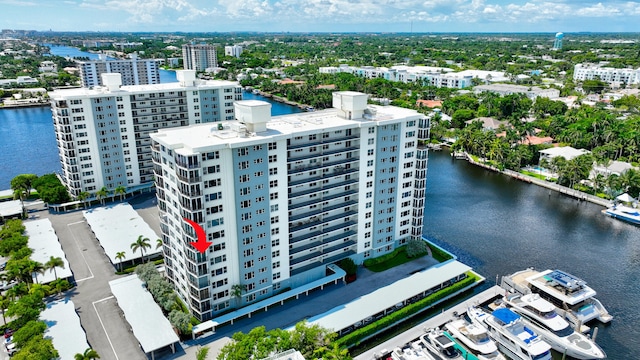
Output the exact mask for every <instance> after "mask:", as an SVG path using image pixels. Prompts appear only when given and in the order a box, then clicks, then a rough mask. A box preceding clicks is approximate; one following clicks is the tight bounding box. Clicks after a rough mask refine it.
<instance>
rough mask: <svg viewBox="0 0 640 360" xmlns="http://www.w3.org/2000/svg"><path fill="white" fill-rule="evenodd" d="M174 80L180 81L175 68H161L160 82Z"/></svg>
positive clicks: (166, 82)
mask: <svg viewBox="0 0 640 360" xmlns="http://www.w3.org/2000/svg"><path fill="white" fill-rule="evenodd" d="M173 82H178V79H177V78H176V72H175V71H173V70H164V69H160V83H161V84H168V83H173Z"/></svg>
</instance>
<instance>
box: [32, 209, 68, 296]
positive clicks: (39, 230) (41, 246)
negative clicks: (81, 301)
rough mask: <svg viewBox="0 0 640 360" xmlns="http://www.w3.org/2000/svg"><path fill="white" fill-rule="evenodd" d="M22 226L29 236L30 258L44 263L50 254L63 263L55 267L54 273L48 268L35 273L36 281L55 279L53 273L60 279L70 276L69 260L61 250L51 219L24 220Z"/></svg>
mask: <svg viewBox="0 0 640 360" xmlns="http://www.w3.org/2000/svg"><path fill="white" fill-rule="evenodd" d="M24 227H25V232H26V234H27V236H29V242H28V243H27V246H29V248H31V249H32V250H33V254H31V260H34V261H38V262H40V263H41V264H43V265H44V264H45V263H46V262H47V261H49V259H50V258H51V256H53V257H59V258H61V259H62V262H63V263H64V267H63V268H59V267H57V268H56V271H55V273H54V272H53V271H50V270H46V271H45V272H44V274H37V273H36V277H37V278H36V280H37V282H39V283H42V284H47V283H50V282H52V281H54V280H55V279H56V277H55V274H57V275H58V278H60V279H67V278H70V277H71V276H72V275H73V273H72V272H71V267H70V266H69V261H67V258H66V257H65V254H64V251H63V250H62V246H61V245H60V242H59V240H58V236H57V235H56V232H55V231H54V230H53V226H52V225H51V221H49V219H40V220H34V221H25V222H24Z"/></svg>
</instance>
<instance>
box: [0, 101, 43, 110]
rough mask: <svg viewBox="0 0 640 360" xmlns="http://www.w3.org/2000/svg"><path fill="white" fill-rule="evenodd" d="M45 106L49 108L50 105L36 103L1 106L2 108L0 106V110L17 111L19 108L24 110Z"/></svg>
mask: <svg viewBox="0 0 640 360" xmlns="http://www.w3.org/2000/svg"><path fill="white" fill-rule="evenodd" d="M45 106H51V103H49V102H44V103H41V102H37V103H28V104H2V106H0V109H19V108H26V107H45Z"/></svg>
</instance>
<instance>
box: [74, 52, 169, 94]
mask: <svg viewBox="0 0 640 360" xmlns="http://www.w3.org/2000/svg"><path fill="white" fill-rule="evenodd" d="M78 67H79V68H80V79H81V80H82V87H86V88H90V87H93V86H102V85H104V84H103V83H102V74H106V73H118V74H120V75H121V78H122V85H125V86H126V85H148V84H159V83H160V69H159V67H158V62H157V60H155V59H138V57H137V56H136V55H135V54H132V55H131V58H130V59H126V60H106V58H103V57H101V59H99V60H90V61H79V62H78Z"/></svg>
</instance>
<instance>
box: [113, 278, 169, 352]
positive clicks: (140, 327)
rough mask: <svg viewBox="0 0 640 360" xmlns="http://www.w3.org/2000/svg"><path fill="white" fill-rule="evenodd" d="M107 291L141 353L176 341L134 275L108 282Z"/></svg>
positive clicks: (151, 299) (159, 311)
mask: <svg viewBox="0 0 640 360" xmlns="http://www.w3.org/2000/svg"><path fill="white" fill-rule="evenodd" d="M109 287H111V292H112V293H113V295H114V296H115V297H116V300H117V301H118V306H120V308H121V309H122V312H124V317H125V319H127V322H128V323H129V325H131V329H132V331H133V335H134V336H135V337H136V339H138V342H139V343H140V346H141V347H142V350H143V351H144V352H145V353H150V352H152V351H154V350H158V349H161V348H163V347H165V346H169V345H172V344H174V343H176V342H178V341H179V340H180V339H179V338H178V335H176V333H175V331H173V327H172V326H171V324H170V323H169V320H167V318H166V317H164V315H163V314H162V310H160V307H159V306H158V304H156V303H155V301H154V300H153V297H152V296H151V294H150V293H149V292H148V291H147V289H146V287H145V286H144V283H143V282H142V280H140V279H139V278H138V275H130V276H127V277H123V278H120V279H116V280H112V281H109Z"/></svg>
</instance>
